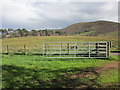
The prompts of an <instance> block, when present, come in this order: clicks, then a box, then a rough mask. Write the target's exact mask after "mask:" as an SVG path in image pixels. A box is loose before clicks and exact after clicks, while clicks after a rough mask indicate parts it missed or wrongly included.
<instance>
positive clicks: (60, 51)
mask: <svg viewBox="0 0 120 90" xmlns="http://www.w3.org/2000/svg"><path fill="white" fill-rule="evenodd" d="M61 54H62V43H61V47H60V57H61Z"/></svg>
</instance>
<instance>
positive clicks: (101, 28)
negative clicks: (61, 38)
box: [59, 21, 118, 35]
mask: <svg viewBox="0 0 120 90" xmlns="http://www.w3.org/2000/svg"><path fill="white" fill-rule="evenodd" d="M59 31H64V32H66V33H67V34H72V33H77V32H84V31H95V33H94V35H100V34H106V33H109V32H114V31H118V23H116V22H110V21H95V22H86V23H75V24H72V25H70V26H68V27H66V28H64V29H61V30H59Z"/></svg>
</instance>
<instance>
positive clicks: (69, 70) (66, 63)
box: [2, 36, 118, 89]
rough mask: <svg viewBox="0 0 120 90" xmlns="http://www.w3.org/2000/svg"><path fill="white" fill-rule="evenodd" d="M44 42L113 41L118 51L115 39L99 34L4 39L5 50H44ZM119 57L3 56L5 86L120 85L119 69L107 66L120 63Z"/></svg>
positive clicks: (17, 87) (83, 86)
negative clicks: (118, 61)
mask: <svg viewBox="0 0 120 90" xmlns="http://www.w3.org/2000/svg"><path fill="white" fill-rule="evenodd" d="M44 41H58V42H59V41H69V42H77V41H112V42H113V47H112V50H117V47H118V45H117V44H118V40H117V39H116V38H105V37H98V36H47V37H44V36H42V37H21V38H7V39H3V40H2V42H3V43H2V45H3V53H4V52H6V46H7V45H9V46H11V47H12V46H14V47H15V50H19V49H21V48H23V46H24V44H25V45H27V48H28V49H32V48H34V46H35V45H36V47H37V49H39V50H42V42H44ZM117 60H118V56H117V55H111V56H110V57H109V58H108V59H75V58H74V59H71V58H66V59H64V58H58V59H55V58H54V59H53V58H43V57H42V56H40V55H14V54H9V55H4V54H3V55H2V69H3V73H2V75H3V76H2V81H3V82H2V88H15V89H20V88H85V87H86V88H89V87H91V88H99V87H102V88H106V87H118V68H113V67H107V68H106V69H102V68H103V67H104V66H107V65H109V64H111V63H114V62H117Z"/></svg>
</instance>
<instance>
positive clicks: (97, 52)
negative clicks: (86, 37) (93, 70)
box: [95, 43, 98, 54]
mask: <svg viewBox="0 0 120 90" xmlns="http://www.w3.org/2000/svg"><path fill="white" fill-rule="evenodd" d="M95 45H96V54H98V43H96V44H95Z"/></svg>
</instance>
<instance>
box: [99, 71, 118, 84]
mask: <svg viewBox="0 0 120 90" xmlns="http://www.w3.org/2000/svg"><path fill="white" fill-rule="evenodd" d="M118 76H119V75H118V69H113V70H110V71H106V72H103V73H102V74H101V75H100V77H99V78H98V82H99V83H100V84H107V83H116V82H119V80H118Z"/></svg>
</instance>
